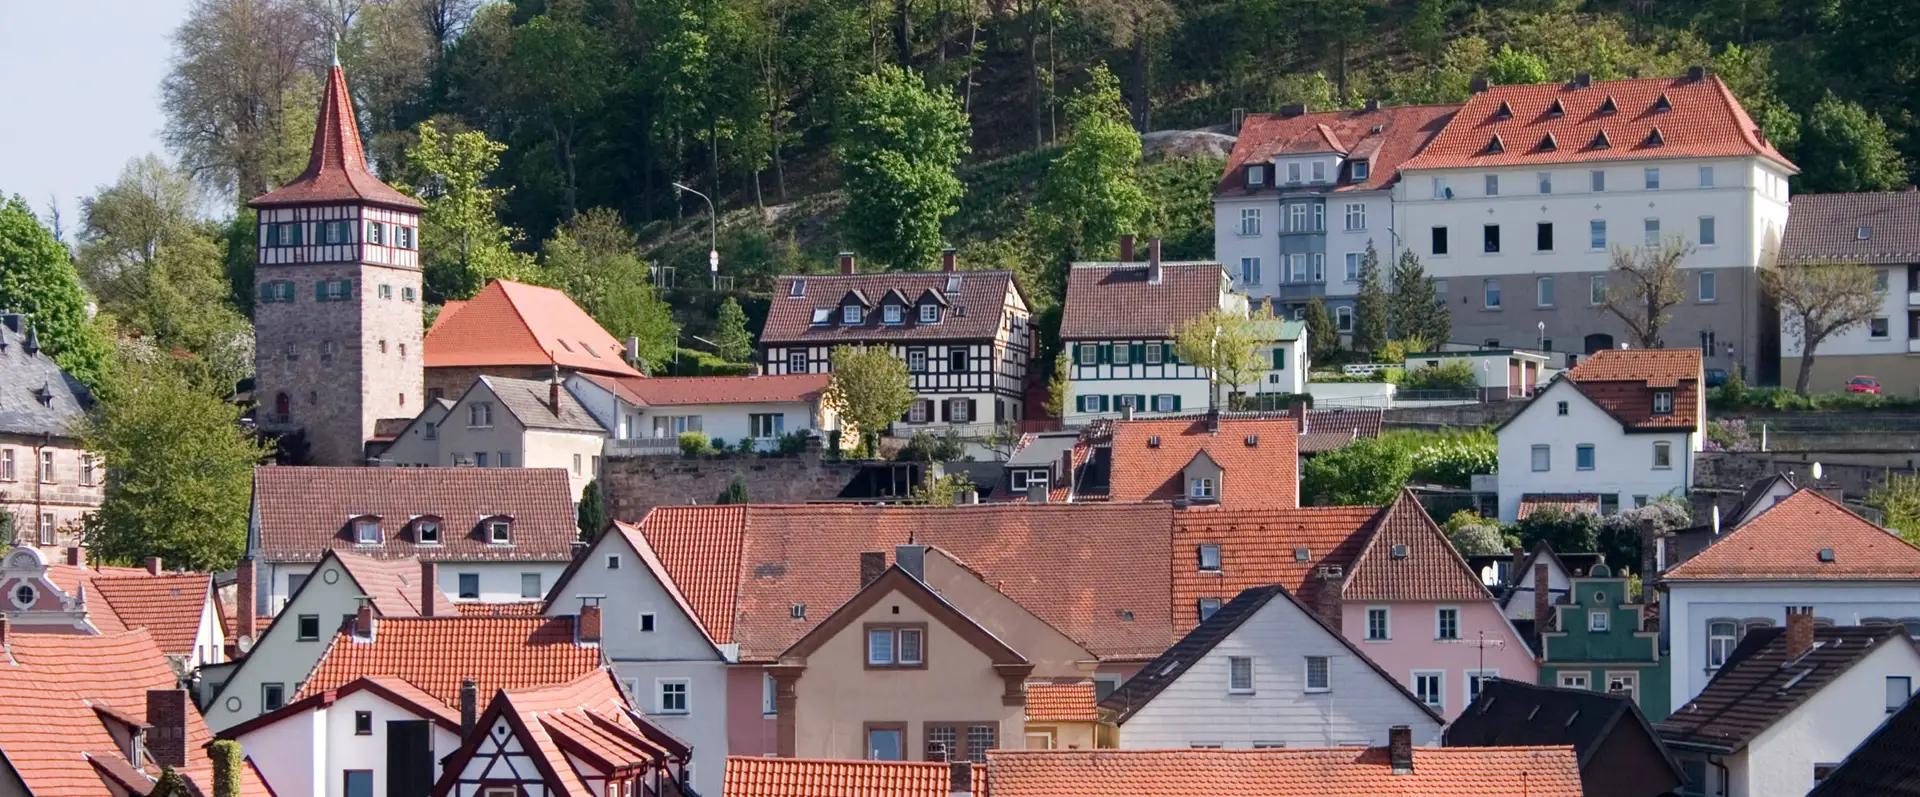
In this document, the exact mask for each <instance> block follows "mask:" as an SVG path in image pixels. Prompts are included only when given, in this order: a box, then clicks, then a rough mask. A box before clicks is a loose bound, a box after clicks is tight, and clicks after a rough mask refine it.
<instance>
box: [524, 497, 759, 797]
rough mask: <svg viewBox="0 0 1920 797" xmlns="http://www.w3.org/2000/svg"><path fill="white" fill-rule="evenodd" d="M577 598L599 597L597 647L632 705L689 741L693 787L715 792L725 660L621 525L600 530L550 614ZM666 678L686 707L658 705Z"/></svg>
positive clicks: (574, 605) (722, 737) (721, 763)
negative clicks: (680, 691) (672, 709)
mask: <svg viewBox="0 0 1920 797" xmlns="http://www.w3.org/2000/svg"><path fill="white" fill-rule="evenodd" d="M636 536H637V535H636ZM582 596H598V597H599V598H600V599H601V600H600V612H601V615H600V616H601V618H602V619H601V632H600V633H601V641H600V650H601V653H602V654H603V655H605V656H606V657H607V659H608V660H609V661H611V662H612V663H613V667H614V672H615V674H617V675H618V676H619V677H620V682H621V684H622V685H624V686H625V687H626V689H627V692H628V694H630V695H631V696H632V699H633V700H634V701H635V707H636V708H638V709H640V711H641V712H642V713H644V714H646V715H647V719H648V721H650V722H652V723H653V724H655V725H657V726H659V727H660V728H661V729H662V730H665V731H667V732H668V733H671V734H673V735H674V736H675V737H677V738H679V739H680V740H681V741H684V742H686V743H687V744H688V745H690V746H692V748H693V758H692V764H693V770H692V771H693V787H694V790H695V791H697V792H699V793H701V794H713V795H718V794H720V793H721V789H720V786H721V781H722V778H723V777H724V776H725V774H726V764H727V693H726V682H727V661H726V658H725V657H724V656H722V655H721V652H720V651H719V650H718V649H717V648H716V647H715V646H714V644H713V642H712V641H710V640H709V639H708V637H707V635H706V632H704V631H702V630H701V629H700V626H699V625H698V624H697V623H696V622H695V621H694V619H693V618H692V617H691V616H689V615H688V614H687V613H686V611H684V610H683V609H682V604H681V603H680V602H679V601H677V600H675V599H674V596H673V594H672V593H670V592H668V590H667V588H666V587H665V586H664V584H663V583H662V579H660V578H657V577H655V576H653V575H651V574H650V571H649V570H648V563H647V561H646V560H645V559H643V558H642V557H641V555H640V552H638V551H636V550H634V548H633V546H632V545H631V544H630V543H629V542H628V539H627V535H626V534H623V533H620V532H619V531H618V530H615V531H610V532H608V533H606V534H603V535H601V536H600V540H599V542H597V543H596V544H595V545H594V547H593V549H592V550H590V551H588V552H587V553H586V554H585V558H584V559H582V561H581V563H580V566H579V567H578V568H576V569H575V570H574V571H573V575H572V576H571V577H570V578H569V579H568V580H567V581H566V583H565V584H563V585H561V586H560V587H559V588H558V589H556V590H555V592H554V595H553V600H552V601H551V603H550V604H549V606H548V607H547V614H549V615H550V616H565V615H572V614H578V613H579V611H580V606H581V603H582V601H581V598H582ZM664 684H685V685H686V692H685V701H686V707H687V710H686V711H685V712H684V713H669V712H664V711H662V710H661V708H662V707H661V705H660V693H661V687H662V685H664Z"/></svg>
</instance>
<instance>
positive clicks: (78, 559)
mask: <svg viewBox="0 0 1920 797" xmlns="http://www.w3.org/2000/svg"><path fill="white" fill-rule="evenodd" d="M67 564H69V565H72V566H74V567H86V566H87V549H85V548H82V547H80V546H78V545H75V546H73V547H71V548H68V549H67Z"/></svg>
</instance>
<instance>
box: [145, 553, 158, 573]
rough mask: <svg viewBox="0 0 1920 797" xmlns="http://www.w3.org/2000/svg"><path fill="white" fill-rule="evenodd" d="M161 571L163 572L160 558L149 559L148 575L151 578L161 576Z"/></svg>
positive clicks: (150, 557) (152, 557)
mask: <svg viewBox="0 0 1920 797" xmlns="http://www.w3.org/2000/svg"><path fill="white" fill-rule="evenodd" d="M160 570H161V567H160V557H158V556H149V557H147V575H150V576H157V575H160Z"/></svg>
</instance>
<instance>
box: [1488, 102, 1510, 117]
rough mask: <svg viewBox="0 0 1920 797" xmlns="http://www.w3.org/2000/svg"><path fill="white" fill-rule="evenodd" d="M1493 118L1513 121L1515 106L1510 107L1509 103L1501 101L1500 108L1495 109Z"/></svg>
mask: <svg viewBox="0 0 1920 797" xmlns="http://www.w3.org/2000/svg"><path fill="white" fill-rule="evenodd" d="M1493 118H1495V119H1512V118H1513V106H1511V105H1508V104H1507V101H1506V100H1501V101H1500V107H1498V108H1495V109H1493Z"/></svg>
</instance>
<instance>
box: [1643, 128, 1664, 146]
mask: <svg viewBox="0 0 1920 797" xmlns="http://www.w3.org/2000/svg"><path fill="white" fill-rule="evenodd" d="M1666 143H1667V140H1666V139H1665V138H1663V137H1661V135H1660V128H1658V127H1656V128H1654V129H1653V130H1652V132H1649V133H1647V140H1646V141H1644V142H1641V144H1640V145H1641V146H1643V147H1658V146H1661V145H1663V144H1666Z"/></svg>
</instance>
